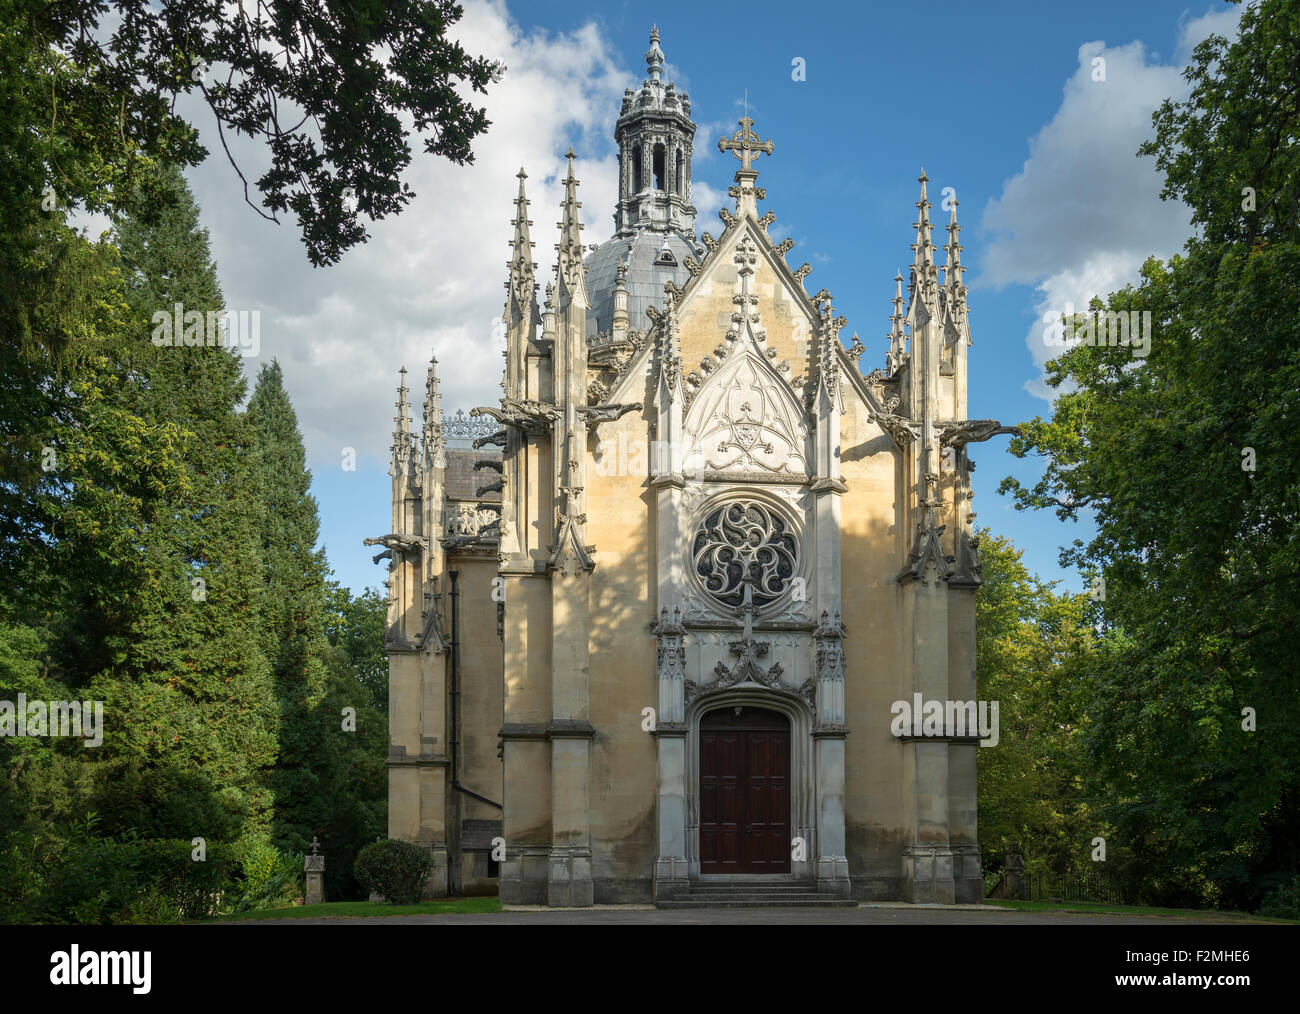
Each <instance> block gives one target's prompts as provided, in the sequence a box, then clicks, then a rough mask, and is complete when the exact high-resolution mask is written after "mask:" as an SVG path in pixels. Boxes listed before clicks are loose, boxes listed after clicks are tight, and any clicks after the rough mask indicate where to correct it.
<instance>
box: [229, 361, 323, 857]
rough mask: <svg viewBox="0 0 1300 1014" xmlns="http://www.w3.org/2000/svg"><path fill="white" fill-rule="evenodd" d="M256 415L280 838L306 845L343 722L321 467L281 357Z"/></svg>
mask: <svg viewBox="0 0 1300 1014" xmlns="http://www.w3.org/2000/svg"><path fill="white" fill-rule="evenodd" d="M248 422H249V425H250V427H251V429H252V432H253V447H252V455H251V459H250V466H251V469H252V472H253V475H254V482H255V488H256V491H257V493H256V498H255V501H254V502H255V503H256V505H257V527H258V531H259V533H260V535H261V557H262V566H263V568H264V569H263V579H262V595H263V605H262V629H261V638H262V644H263V652H264V653H265V654H266V656H267V657H268V658H269V659H270V660H271V667H272V673H273V679H274V684H275V693H276V698H277V700H278V704H279V709H280V755H279V760H278V762H277V764H276V769H275V775H274V788H275V797H276V807H275V816H276V821H275V828H276V840H277V842H278V843H279V845H280V847H281V848H284V849H288V850H291V851H294V852H305V851H307V847H308V845H309V843H310V842H311V838H312V836H313V834H315V833H316V832H317V831H319V830H320V829H321V827H322V826H323V825H324V824H325V823H326V821H327V819H328V812H329V810H328V806H327V804H326V802H325V801H324V800H323V799H322V798H321V793H320V786H319V776H320V771H321V770H322V768H323V767H324V765H325V762H326V757H325V753H326V748H325V744H324V741H325V739H326V738H327V737H329V736H332V735H335V734H338V735H341V734H342V733H340V732H339V723H338V722H337V721H331V719H330V716H328V715H326V714H323V713H322V710H321V707H322V699H323V697H324V694H325V691H326V670H325V661H324V654H325V652H326V650H327V649H328V643H327V642H326V640H325V616H324V613H325V576H326V574H327V573H328V567H327V566H326V563H325V555H324V553H322V552H321V551H320V550H318V549H317V548H316V539H317V534H318V532H319V529H320V522H319V519H318V517H317V513H316V501H315V499H314V498H313V497H312V496H311V493H310V492H309V490H310V487H311V473H310V472H308V471H307V464H306V458H307V455H306V451H305V450H304V448H303V444H302V435H301V434H300V433H299V432H298V419H297V416H296V415H295V413H294V410H293V405H292V404H291V403H290V401H289V395H288V393H287V392H286V391H285V389H284V376H283V374H282V372H281V370H280V364H279V363H278V362H274V361H272V362H271V363H268V364H266V365H265V366H263V367H262V369H261V372H260V373H259V375H258V378H257V385H256V386H255V388H254V389H253V396H252V398H250V399H249V403H248Z"/></svg>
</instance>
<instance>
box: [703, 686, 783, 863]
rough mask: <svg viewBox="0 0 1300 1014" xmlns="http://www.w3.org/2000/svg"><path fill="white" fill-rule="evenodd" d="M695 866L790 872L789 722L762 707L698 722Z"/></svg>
mask: <svg viewBox="0 0 1300 1014" xmlns="http://www.w3.org/2000/svg"><path fill="white" fill-rule="evenodd" d="M700 872H701V873H789V872H790V723H789V722H788V721H787V720H786V718H785V716H783V715H780V714H778V713H777V712H775V711H766V710H764V709H762V708H740V709H739V714H737V709H736V708H734V707H730V708H721V709H719V710H717V711H711V712H709V713H708V714H707V715H705V716H704V718H703V719H702V720H701V722H700Z"/></svg>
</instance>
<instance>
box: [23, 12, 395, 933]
mask: <svg viewBox="0 0 1300 1014" xmlns="http://www.w3.org/2000/svg"><path fill="white" fill-rule="evenodd" d="M0 16H2V12H0ZM3 48H4V40H3V39H0V51H2V50H3ZM0 115H3V114H0ZM135 172H136V173H137V177H138V178H139V179H143V178H144V177H146V176H147V177H148V178H149V180H150V184H149V188H148V189H149V192H150V193H151V194H152V195H153V196H152V201H153V203H152V206H151V207H146V205H148V203H149V202H147V201H145V200H143V199H141V200H140V201H139V202H137V204H136V205H135V206H134V208H135V210H134V211H133V212H132V213H131V214H129V215H127V216H125V217H124V218H122V219H121V220H120V221H119V222H118V223H117V225H116V227H115V230H114V232H113V233H112V234H111V236H110V237H109V238H108V239H106V240H104V241H102V242H100V243H98V244H92V243H90V242H89V241H87V240H85V239H83V238H80V237H77V236H75V234H72V233H71V231H70V230H67V229H66V227H56V226H55V225H54V223H55V222H56V220H61V219H58V216H52V217H51V219H50V222H49V223H47V227H46V228H45V229H44V231H43V232H41V233H40V236H39V237H37V238H39V239H40V241H41V242H42V243H44V244H45V247H44V248H33V249H31V250H29V251H27V254H26V256H28V257H29V259H30V260H31V262H32V263H33V264H36V263H38V262H40V263H44V262H50V263H53V264H55V265H56V267H55V268H52V269H50V271H49V272H47V274H48V277H47V278H46V280H45V281H46V284H47V287H46V290H43V299H45V302H42V303H41V304H40V305H39V306H36V307H34V308H33V311H32V313H30V314H28V315H27V317H26V318H25V326H29V327H30V328H32V329H34V330H33V334H36V333H38V332H39V333H40V334H41V335H44V336H45V337H47V338H48V337H49V336H51V335H63V336H65V337H66V338H67V340H66V341H63V343H62V345H61V346H59V348H56V347H55V346H56V345H59V343H58V342H55V343H53V344H51V343H50V342H48V341H44V340H34V341H33V342H32V343H31V347H30V348H27V349H23V348H20V347H19V345H18V344H10V343H6V342H0V358H2V359H3V362H4V365H5V367H6V369H4V370H2V371H0V416H2V418H0V422H3V424H4V428H5V431H6V433H7V434H12V435H13V438H12V439H10V440H8V441H6V443H5V446H4V449H3V452H0V453H3V454H4V455H5V458H4V465H5V470H4V471H3V472H0V699H5V700H14V699H15V698H16V696H17V694H19V693H25V694H26V695H27V696H28V698H29V699H43V700H68V699H82V700H84V699H92V700H100V701H102V702H103V712H104V718H105V723H104V742H103V744H102V746H100V747H99V748H97V749H87V748H86V747H85V746H83V745H82V742H81V741H80V740H68V739H56V738H8V737H6V738H4V739H2V740H0V776H2V777H0V833H2V834H3V836H4V837H3V839H0V909H2V910H3V913H4V914H3V916H2V918H4V919H6V920H9V921H14V922H51V921H81V922H131V921H170V920H173V919H180V918H189V917H191V915H193V914H194V913H196V912H199V910H200V909H203V911H209V910H211V906H207V907H206V908H204V905H206V904H207V903H206V902H203V903H202V904H200V901H201V899H202V898H208V897H214V898H215V897H219V898H220V902H219V904H220V907H221V908H222V909H223V910H229V909H230V908H232V907H263V906H269V905H283V904H286V903H290V902H292V901H293V900H295V899H296V898H298V897H299V896H300V895H301V878H302V869H301V867H302V853H303V852H304V851H305V849H306V845H307V843H308V841H309V840H310V838H311V836H312V835H313V834H319V835H320V837H321V839H322V843H323V845H324V848H325V852H326V855H327V856H329V859H330V865H331V869H332V870H335V871H337V872H336V873H334V874H333V875H332V876H331V881H330V891H331V895H332V896H335V897H347V896H349V895H350V894H356V893H357V891H358V889H357V887H356V885H355V883H354V882H352V879H351V866H352V858H353V857H354V856H355V854H356V852H357V851H359V850H360V848H361V846H362V845H363V844H364V843H365V842H368V841H372V840H373V839H374V838H375V837H376V835H377V834H379V833H382V831H383V828H384V824H385V819H386V814H385V810H386V797H387V777H386V769H385V757H386V753H387V727H386V719H385V716H384V714H383V712H382V711H380V710H379V709H376V708H375V707H374V703H373V702H374V694H373V693H372V690H371V688H369V687H367V686H366V685H364V684H363V683H362V682H361V681H360V679H358V675H357V673H358V672H359V671H361V668H362V667H361V666H359V665H357V664H356V663H354V661H353V658H352V656H351V655H350V654H349V652H348V650H347V648H348V647H349V646H355V647H356V648H357V650H358V651H360V650H361V646H363V645H367V639H366V637H365V636H364V635H363V634H361V633H359V632H356V631H352V629H351V628H352V627H353V626H354V625H356V624H360V623H362V622H364V621H366V620H367V619H368V613H367V607H366V606H363V605H354V604H353V602H352V600H351V598H350V596H348V595H347V593H346V592H341V593H340V592H336V593H335V594H334V602H335V603H336V605H337V607H338V608H339V609H340V610H342V611H343V612H344V613H346V614H347V615H348V616H349V619H348V620H347V621H346V623H345V624H344V628H345V629H348V630H349V631H350V632H349V633H348V635H347V637H346V638H345V640H344V646H343V647H335V646H334V645H331V644H330V643H329V641H328V640H327V638H326V635H325V595H326V577H327V574H328V570H327V567H326V562H325V559H324V556H323V554H321V553H320V552H319V551H317V550H316V548H315V541H316V538H317V531H318V525H317V520H316V513H315V512H316V507H315V503H314V501H313V500H312V498H311V496H310V494H309V486H310V475H309V473H308V472H307V471H306V468H305V455H304V454H303V449H302V445H301V438H300V436H299V434H298V432H297V426H296V421H295V419H294V415H293V410H292V406H291V405H290V404H289V401H288V397H287V394H286V393H285V391H284V389H283V385H282V383H281V382H280V377H279V371H278V367H274V366H273V367H271V368H270V369H269V370H268V371H264V374H263V378H262V382H261V383H259V385H258V390H257V391H256V392H255V393H254V397H253V399H252V401H251V402H250V406H249V409H248V411H247V413H244V412H241V411H240V410H239V405H240V403H241V401H242V400H243V397H244V394H245V391H246V385H245V381H244V379H243V372H242V365H241V363H240V361H239V359H237V358H236V357H235V356H234V355H233V354H232V352H231V351H230V350H229V349H226V348H221V347H208V346H197V347H178V348H177V347H173V348H165V347H164V348H158V347H155V346H154V345H153V343H152V342H151V341H150V333H151V329H152V322H151V316H152V314H153V313H154V312H155V311H156V310H159V309H166V310H171V309H172V305H173V304H174V303H175V302H181V303H182V304H183V306H184V308H185V309H187V310H199V311H208V310H219V309H221V307H222V298H221V292H220V287H219V285H218V283H217V277H216V269H215V265H214V264H213V263H212V258H211V255H210V252H209V249H208V244H207V236H206V233H205V232H204V231H203V229H202V228H201V227H200V225H199V218H198V209H197V207H196V206H195V204H194V202H193V199H192V198H191V196H190V194H189V191H188V189H187V188H186V186H185V183H184V180H183V179H182V178H181V176H180V174H179V173H178V172H176V171H174V170H168V171H162V172H157V171H155V170H154V169H153V168H152V167H151V166H146V165H140V166H137V167H136V170H135ZM33 236H36V234H35V233H33ZM8 238H9V237H6V238H5V239H0V243H3V242H7V241H8ZM33 242H35V239H33ZM8 295H10V293H5V296H8ZM60 301H61V302H60ZM2 319H3V321H4V323H3V325H0V326H4V327H6V328H8V327H9V325H10V324H11V323H12V319H11V318H9V317H8V316H3V317H2ZM10 334H16V332H10ZM60 341H62V339H60ZM47 447H48V448H50V449H52V450H53V452H55V461H54V464H53V467H52V468H45V467H42V464H43V462H42V454H43V451H44V449H45V448H47ZM10 466H13V467H10ZM365 650H366V651H367V652H370V647H369V646H368V645H367V646H366V648H365ZM364 664H365V666H368V667H371V668H369V669H367V670H366V671H367V672H368V673H370V674H371V675H372V676H373V672H372V669H373V658H371V657H370V656H369V654H367V657H366V659H365V663H364ZM345 706H351V707H355V708H356V712H357V724H356V731H355V732H344V731H343V730H342V728H341V723H340V714H341V710H342V708H343V707H345ZM87 813H97V814H100V815H101V816H98V817H96V818H95V819H94V820H93V821H92V822H88V821H87V818H86V817H85V815H86V814H87ZM194 837H202V838H204V839H205V841H206V842H207V848H208V855H209V864H208V865H206V866H204V865H203V864H195V866H196V868H197V870H196V869H190V868H189V867H188V866H177V867H176V868H175V869H171V868H170V867H168V868H164V866H165V863H164V859H163V858H160V856H161V857H166V856H170V855H171V854H172V852H173V851H174V852H176V853H177V855H179V852H180V848H179V845H178V844H176V843H182V844H185V845H186V848H185V850H184V852H185V856H186V857H187V861H188V854H189V845H188V843H189V842H190V840H191V839H192V838H194ZM169 850H170V851H169ZM176 861H177V862H178V863H179V859H177V860H176ZM160 864H161V865H160ZM201 871H207V872H206V873H203V874H202V876H200V872H201ZM205 877H206V878H207V879H204V878H205ZM196 878H197V879H196ZM191 885H197V886H191ZM187 892H189V893H187ZM195 892H198V893H197V894H196V893H195ZM205 892H206V893H205ZM196 897H197V898H200V901H196V900H194V899H195V898H196ZM187 899H188V900H187ZM214 904H215V903H214Z"/></svg>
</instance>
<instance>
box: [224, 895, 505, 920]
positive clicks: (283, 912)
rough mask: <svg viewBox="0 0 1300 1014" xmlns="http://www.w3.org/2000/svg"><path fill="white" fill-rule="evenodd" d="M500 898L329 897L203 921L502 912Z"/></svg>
mask: <svg viewBox="0 0 1300 1014" xmlns="http://www.w3.org/2000/svg"><path fill="white" fill-rule="evenodd" d="M500 911H501V902H500V901H499V900H498V899H497V898H448V899H447V900H445V901H422V902H420V903H419V904H418V905H388V904H384V903H383V902H375V901H327V902H326V903H325V904H323V905H293V906H291V907H289V908H263V909H258V910H257V911H254V912H236V913H235V914H234V915H222V916H217V917H216V918H215V919H204V920H201V921H202V922H250V921H255V920H259V919H352V918H356V917H357V916H376V915H444V914H446V913H448V912H500Z"/></svg>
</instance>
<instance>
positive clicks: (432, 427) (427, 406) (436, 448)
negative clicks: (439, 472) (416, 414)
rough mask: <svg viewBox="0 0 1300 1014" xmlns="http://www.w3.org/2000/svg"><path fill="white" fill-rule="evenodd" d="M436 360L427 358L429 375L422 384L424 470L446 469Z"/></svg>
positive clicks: (434, 357)
mask: <svg viewBox="0 0 1300 1014" xmlns="http://www.w3.org/2000/svg"><path fill="white" fill-rule="evenodd" d="M437 367H438V359H437V357H436V356H430V357H429V373H428V376H427V378H426V379H425V382H424V462H425V468H426V469H428V468H445V467H446V460H447V459H446V454H445V451H446V444H445V443H444V442H443V435H442V395H440V394H439V393H438V369H437Z"/></svg>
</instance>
